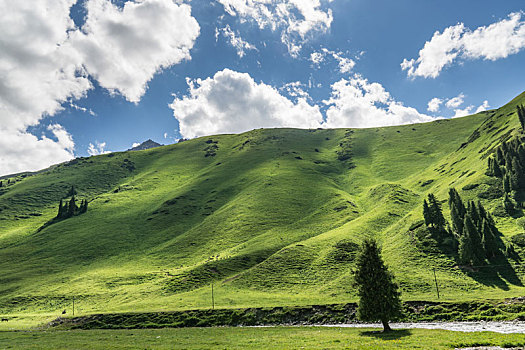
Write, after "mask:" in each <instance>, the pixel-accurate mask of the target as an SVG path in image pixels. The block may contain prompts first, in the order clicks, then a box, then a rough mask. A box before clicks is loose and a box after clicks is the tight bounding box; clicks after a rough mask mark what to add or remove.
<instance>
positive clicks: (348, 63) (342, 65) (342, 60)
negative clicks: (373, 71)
mask: <svg viewBox="0 0 525 350" xmlns="http://www.w3.org/2000/svg"><path fill="white" fill-rule="evenodd" d="M327 53H329V54H331V55H332V57H333V58H335V59H336V60H337V63H338V64H339V71H340V72H341V73H350V71H351V70H352V68H354V66H355V61H354V60H353V59H351V58H347V57H344V56H343V53H342V52H334V51H327Z"/></svg>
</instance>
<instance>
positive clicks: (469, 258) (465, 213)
mask: <svg viewBox="0 0 525 350" xmlns="http://www.w3.org/2000/svg"><path fill="white" fill-rule="evenodd" d="M448 205H449V208H450V219H451V224H449V223H448V222H447V221H446V220H445V217H444V216H443V212H442V208H441V204H440V203H439V201H438V200H437V198H436V197H435V196H434V194H432V193H430V194H429V195H428V200H424V201H423V217H424V219H425V224H426V227H427V229H428V230H429V231H430V233H431V235H432V236H433V238H434V239H435V240H436V242H437V243H438V245H440V246H447V247H449V248H451V249H452V250H453V251H454V252H455V253H456V254H457V259H458V262H459V263H461V264H465V265H481V264H484V263H485V261H486V260H489V261H490V260H492V259H494V258H496V257H497V256H498V255H500V254H501V252H502V250H505V252H506V253H509V249H512V248H511V247H506V246H505V244H504V243H503V241H502V239H501V236H502V235H501V233H500V232H499V231H498V229H497V228H496V224H495V222H494V219H493V218H492V216H491V215H490V213H488V212H487V211H486V210H485V208H484V207H483V205H482V204H481V203H480V202H478V203H475V202H474V201H469V202H468V203H467V204H466V205H465V203H464V202H463V200H462V199H461V197H460V195H459V194H458V192H457V191H456V190H455V189H454V188H451V189H450V190H449V198H448Z"/></svg>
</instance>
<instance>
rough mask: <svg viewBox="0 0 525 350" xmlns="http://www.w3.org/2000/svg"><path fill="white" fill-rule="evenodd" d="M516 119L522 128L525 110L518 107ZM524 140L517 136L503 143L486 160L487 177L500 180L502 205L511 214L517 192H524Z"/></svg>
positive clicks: (524, 121) (524, 122)
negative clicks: (502, 196)
mask: <svg viewBox="0 0 525 350" xmlns="http://www.w3.org/2000/svg"><path fill="white" fill-rule="evenodd" d="M518 117H519V120H520V123H521V126H522V128H524V124H525V109H524V108H523V107H522V106H518ZM524 169H525V138H524V137H521V136H517V137H514V138H512V139H511V140H510V141H507V142H503V143H502V144H501V145H500V146H499V147H498V148H497V149H496V151H495V152H494V155H492V156H490V157H489V158H488V169H487V175H489V176H496V177H499V178H501V179H502V185H503V192H504V193H505V195H504V198H503V205H504V207H505V210H506V211H507V213H509V214H511V213H512V212H513V211H514V210H515V209H516V208H515V203H514V200H516V199H518V198H517V197H518V194H519V192H521V191H523V190H525V173H524V171H523V170H524Z"/></svg>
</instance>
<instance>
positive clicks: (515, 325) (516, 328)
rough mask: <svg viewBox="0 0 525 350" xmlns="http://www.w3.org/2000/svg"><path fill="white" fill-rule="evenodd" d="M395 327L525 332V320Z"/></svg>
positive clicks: (348, 325)
mask: <svg viewBox="0 0 525 350" xmlns="http://www.w3.org/2000/svg"><path fill="white" fill-rule="evenodd" d="M390 326H391V327H392V328H393V329H397V328H401V329H403V328H404V329H407V328H423V329H444V330H449V331H460V332H483V331H490V332H498V333H522V334H525V322H521V321H499V322H498V321H473V322H400V323H391V324H390ZM323 327H355V328H364V327H367V328H370V327H373V328H382V326H381V324H379V323H354V324H337V325H323Z"/></svg>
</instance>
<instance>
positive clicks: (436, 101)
mask: <svg viewBox="0 0 525 350" xmlns="http://www.w3.org/2000/svg"><path fill="white" fill-rule="evenodd" d="M442 103H443V100H442V99H440V98H437V97H434V98H433V99H431V100H430V101H428V108H427V110H428V111H429V112H437V111H439V106H441V104H442Z"/></svg>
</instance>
